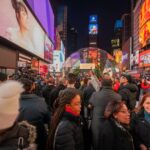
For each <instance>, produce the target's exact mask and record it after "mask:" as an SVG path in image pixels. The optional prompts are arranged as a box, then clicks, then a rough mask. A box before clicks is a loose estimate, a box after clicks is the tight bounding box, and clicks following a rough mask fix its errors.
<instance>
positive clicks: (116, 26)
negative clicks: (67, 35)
mask: <svg viewBox="0 0 150 150" xmlns="http://www.w3.org/2000/svg"><path fill="white" fill-rule="evenodd" d="M122 27H123V22H122V20H116V22H115V29H118V28H122Z"/></svg>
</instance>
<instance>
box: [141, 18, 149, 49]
mask: <svg viewBox="0 0 150 150" xmlns="http://www.w3.org/2000/svg"><path fill="white" fill-rule="evenodd" d="M139 43H140V46H141V47H144V46H146V45H148V44H150V20H148V21H147V22H146V23H145V24H144V25H143V26H142V28H141V29H140V32H139Z"/></svg>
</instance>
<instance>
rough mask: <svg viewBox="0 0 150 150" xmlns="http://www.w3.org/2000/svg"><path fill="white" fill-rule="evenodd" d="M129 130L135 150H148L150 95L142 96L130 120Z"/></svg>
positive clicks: (149, 143) (149, 138) (149, 137)
mask: <svg viewBox="0 0 150 150" xmlns="http://www.w3.org/2000/svg"><path fill="white" fill-rule="evenodd" d="M131 129H132V133H133V137H134V139H135V140H134V141H135V149H136V150H150V93H147V94H145V95H144V96H143V98H142V101H141V102H140V104H139V107H138V111H137V114H136V115H135V117H134V118H133V119H132V122H131Z"/></svg>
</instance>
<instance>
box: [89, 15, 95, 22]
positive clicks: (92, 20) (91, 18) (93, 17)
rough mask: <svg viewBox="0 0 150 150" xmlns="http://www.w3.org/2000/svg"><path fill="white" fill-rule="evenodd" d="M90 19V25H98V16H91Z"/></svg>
mask: <svg viewBox="0 0 150 150" xmlns="http://www.w3.org/2000/svg"><path fill="white" fill-rule="evenodd" d="M89 19H90V20H89V22H90V23H97V15H91V16H90V17H89Z"/></svg>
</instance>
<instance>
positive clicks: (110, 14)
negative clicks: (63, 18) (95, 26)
mask: <svg viewBox="0 0 150 150" xmlns="http://www.w3.org/2000/svg"><path fill="white" fill-rule="evenodd" d="M62 3H63V4H66V5H67V6H68V21H69V23H70V24H71V25H72V26H74V27H75V28H76V29H77V31H78V48H83V47H87V46H88V21H89V20H88V19H89V15H92V14H97V15H98V23H99V42H100V43H99V44H100V48H102V49H104V50H106V51H108V52H110V48H111V43H110V41H111V38H112V35H113V29H114V23H115V20H116V19H120V18H121V16H122V14H123V13H129V12H130V0H63V1H62Z"/></svg>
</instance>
